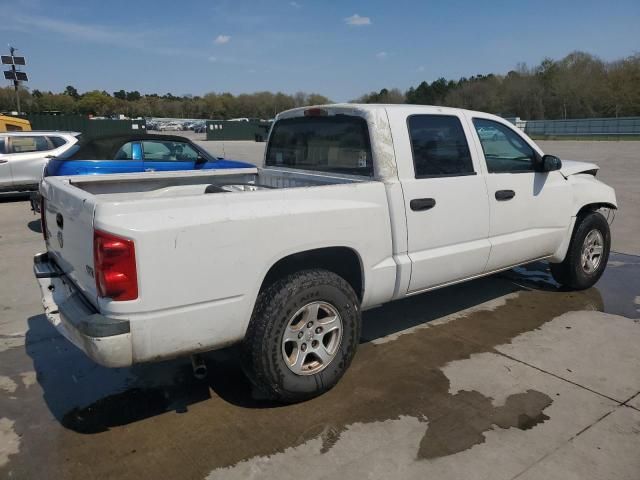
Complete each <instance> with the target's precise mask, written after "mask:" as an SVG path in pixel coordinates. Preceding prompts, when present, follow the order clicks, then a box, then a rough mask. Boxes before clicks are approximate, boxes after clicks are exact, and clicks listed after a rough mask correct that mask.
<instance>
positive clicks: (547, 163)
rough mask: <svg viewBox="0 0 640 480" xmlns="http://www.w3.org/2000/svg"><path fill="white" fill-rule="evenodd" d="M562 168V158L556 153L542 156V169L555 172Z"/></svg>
mask: <svg viewBox="0 0 640 480" xmlns="http://www.w3.org/2000/svg"><path fill="white" fill-rule="evenodd" d="M561 168H562V160H560V159H559V158H558V157H556V156H555V155H545V156H544V157H542V171H543V172H553V171H554V170H560V169H561Z"/></svg>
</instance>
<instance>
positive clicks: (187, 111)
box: [0, 51, 640, 120]
mask: <svg viewBox="0 0 640 480" xmlns="http://www.w3.org/2000/svg"><path fill="white" fill-rule="evenodd" d="M20 96H21V104H22V108H23V110H24V111H25V112H27V113H40V112H51V111H59V112H61V113H63V114H91V115H98V116H108V115H113V114H124V115H127V116H129V117H139V116H143V117H173V118H211V119H226V118H237V117H255V118H265V119H266V118H273V117H274V116H275V114H276V113H278V112H281V111H283V110H287V109H289V108H294V107H301V106H307V105H317V104H324V103H330V102H331V100H329V99H328V98H327V97H325V96H323V95H320V94H316V93H311V94H307V93H303V92H298V93H296V94H293V95H289V94H285V93H281V92H278V93H272V92H256V93H251V94H241V95H232V94H231V93H207V94H206V95H203V96H193V95H183V96H174V95H172V94H170V93H168V94H166V95H157V94H141V93H140V92H138V91H125V90H118V91H115V92H111V93H109V92H106V91H99V90H94V91H90V92H86V93H82V94H80V93H79V92H78V91H77V89H76V88H74V87H73V86H68V87H67V88H66V89H65V90H64V92H61V93H53V92H42V91H39V90H32V91H29V90H27V89H26V88H22V89H21V90H20ZM354 101H355V102H361V103H411V104H422V105H441V106H451V107H461V108H467V109H472V110H481V111H485V112H490V113H496V114H499V115H503V116H519V117H521V118H523V119H527V120H536V119H559V118H588V117H621V116H640V54H639V53H636V54H634V55H631V56H629V57H626V58H622V59H619V60H616V61H612V62H605V61H603V60H601V59H599V58H597V57H595V56H593V55H590V54H588V53H585V52H579V51H578V52H573V53H570V54H569V55H567V56H566V57H564V58H562V59H560V60H552V59H549V58H547V59H544V60H543V61H542V62H541V63H540V64H539V65H537V66H534V67H528V66H527V65H525V64H519V65H518V66H517V67H516V68H515V69H514V70H511V71H509V72H508V73H507V74H506V75H500V74H493V73H490V74H487V75H474V76H472V77H469V78H466V77H463V78H460V79H458V80H447V79H445V78H439V79H437V80H435V81H433V82H431V83H429V82H427V81H423V82H422V83H420V84H419V85H417V86H415V87H411V88H409V89H408V90H407V91H405V92H403V91H401V90H399V89H397V88H392V89H386V88H383V89H382V90H380V91H379V92H371V93H368V94H366V95H363V96H361V97H360V98H358V99H355V100H354ZM14 102H15V95H14V91H13V88H11V87H7V88H0V111H11V110H13V109H14V105H15V103H14Z"/></svg>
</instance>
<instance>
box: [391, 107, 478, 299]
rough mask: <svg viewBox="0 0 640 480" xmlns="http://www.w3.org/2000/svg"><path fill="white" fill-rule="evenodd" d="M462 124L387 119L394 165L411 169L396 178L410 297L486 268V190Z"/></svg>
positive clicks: (446, 118) (429, 118)
mask: <svg viewBox="0 0 640 480" xmlns="http://www.w3.org/2000/svg"><path fill="white" fill-rule="evenodd" d="M389 115H390V116H391V117H395V116H397V115H399V113H396V112H393V111H391V110H390V111H389ZM461 120H462V119H461V118H460V117H459V116H458V115H441V114H438V115H423V114H420V115H409V116H408V117H407V116H406V115H405V118H394V119H391V124H392V125H396V127H395V129H394V131H393V132H392V133H393V137H394V147H395V149H396V158H398V164H402V165H409V164H410V165H412V166H413V170H412V171H411V172H405V173H400V177H401V178H400V180H401V182H402V191H403V193H404V202H405V211H406V216H407V229H408V254H409V257H410V258H411V265H412V267H411V280H410V282H409V293H415V292H419V291H421V290H425V289H428V288H432V287H436V286H439V285H443V284H446V283H450V282H455V281H457V280H461V279H464V278H468V277H470V276H473V275H477V274H480V273H482V272H483V270H484V268H485V265H486V263H487V259H488V256H489V248H490V247H489V240H488V235H489V205H488V201H487V189H486V184H485V182H484V177H483V176H482V175H481V172H480V170H479V168H478V166H479V161H478V158H477V155H475V153H473V152H472V150H471V149H470V148H469V144H468V142H467V135H468V134H469V127H468V125H466V122H463V121H461ZM405 125H406V127H404V126H405ZM402 127H404V128H402ZM403 157H404V158H407V159H408V161H405V160H404V159H403Z"/></svg>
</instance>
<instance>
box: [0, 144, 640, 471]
mask: <svg viewBox="0 0 640 480" xmlns="http://www.w3.org/2000/svg"><path fill="white" fill-rule="evenodd" d="M227 143H228V142H227ZM598 143H599V142H598ZM603 143H605V142H603ZM607 143H609V142H607ZM581 145H582V147H581ZM631 145H632V144H631ZM635 145H636V148H637V144H635ZM211 147H212V148H213V147H217V146H213V145H212V146H211ZM551 147H554V148H551ZM584 147H586V148H584ZM237 148H240V149H242V148H244V147H243V146H242V145H238V146H237ZM248 148H252V147H248ZM543 148H545V149H546V150H548V151H549V152H554V153H560V155H561V156H563V157H565V158H568V157H569V155H571V156H572V157H573V158H576V159H577V158H588V157H589V156H592V157H595V156H596V154H597V152H596V153H594V150H595V149H597V148H602V149H603V150H602V151H603V152H605V151H611V156H610V157H607V161H606V162H600V163H601V166H602V167H603V169H602V178H603V179H605V180H607V181H609V182H610V183H611V184H613V185H618V188H622V189H623V190H624V191H623V192H620V191H619V192H618V193H619V196H620V198H621V200H622V199H625V198H628V199H629V200H628V201H629V202H630V203H629V210H628V211H629V213H628V214H626V215H627V217H626V218H625V220H624V221H625V222H631V223H630V225H631V226H629V225H626V224H625V225H622V226H621V227H620V226H619V224H620V223H622V222H621V218H622V217H621V216H622V212H621V213H620V215H619V216H618V218H617V220H616V223H615V224H614V226H615V227H616V228H617V229H616V230H614V239H615V241H616V242H618V243H615V244H614V245H616V246H617V248H618V250H619V251H623V252H625V251H626V253H635V254H637V253H640V251H637V250H635V249H636V248H638V243H637V241H638V234H639V233H640V228H637V227H633V225H639V224H638V223H635V224H634V223H633V222H634V221H635V222H637V221H638V217H637V216H638V215H640V213H639V211H638V209H637V208H635V209H634V208H633V207H634V206H635V205H637V202H636V203H635V205H634V203H633V199H634V198H636V199H637V197H634V195H637V193H638V190H637V187H636V185H637V179H638V175H639V173H638V170H639V169H638V166H637V165H638V164H637V163H636V164H635V166H634V165H633V164H632V163H631V161H632V160H633V158H636V159H637V153H634V152H633V148H632V147H630V146H629V144H627V143H622V142H621V143H619V144H615V143H611V144H609V145H608V146H607V145H600V146H597V145H596V146H591V145H588V146H587V145H585V144H579V145H576V143H575V142H571V144H569V143H568V144H566V145H565V144H557V143H556V142H554V143H552V144H550V145H547V144H545V145H544V147H543ZM561 148H567V149H568V150H567V152H568V153H567V155H564V153H563V152H562V151H560V149H561ZM572 149H573V150H572ZM627 149H628V150H627ZM582 150H583V151H582ZM621 152H622V153H621ZM625 152H626V153H625ZM580 153H582V155H580ZM634 155H636V157H634ZM227 156H229V157H230V155H227ZM231 158H232V157H231ZM603 158H604V157H603ZM619 159H622V160H619ZM634 176H635V177H634ZM633 178H635V179H636V182H635V183H634V182H633ZM634 188H635V189H636V190H634ZM625 202H626V201H625ZM621 203H622V201H621ZM617 235H621V236H622V238H615V237H616V236H617ZM628 237H630V238H628ZM42 249H43V242H42V240H41V235H40V233H39V226H38V221H37V219H36V217H34V216H32V214H31V213H30V212H29V210H28V204H27V201H26V200H25V199H24V197H6V196H5V197H3V198H1V199H0V279H1V281H0V285H1V286H2V287H1V288H0V478H17V479H23V478H52V479H58V478H65V479H67V478H69V479H75V478H79V479H80V478H81V479H86V478H96V479H103V478H104V479H106V478H109V479H112V478H131V479H134V478H135V479H138V478H180V479H182V478H188V479H204V478H211V479H214V478H280V479H288V478H292V479H293V478H296V479H297V478H300V477H301V476H302V477H304V478H326V477H334V478H336V477H338V478H362V477H365V476H366V477H369V478H385V479H386V478H442V479H445V478H468V479H472V478H473V479H480V478H486V479H491V480H494V479H502V478H504V479H511V478H516V477H517V478H519V479H563V480H564V479H572V478H575V479H604V478H606V479H617V478H620V479H630V480H637V479H638V478H640V394H639V392H640V257H638V256H634V255H628V254H624V253H618V254H614V255H612V257H611V259H610V263H609V267H608V268H607V271H606V272H605V275H604V277H603V278H602V280H601V281H600V282H599V283H598V284H597V285H596V287H594V288H592V289H590V290H587V291H584V292H564V291H561V290H558V289H557V288H556V286H555V284H554V283H553V282H552V280H551V279H550V277H549V275H548V271H547V266H546V264H544V263H538V264H533V265H530V266H528V267H527V268H518V269H516V270H513V271H510V272H508V273H505V274H502V275H496V276H493V277H490V278H487V279H482V280H477V281H474V282H471V283H468V284H464V285H459V286H455V287H450V288H446V289H442V290H439V291H435V292H431V293H428V294H425V295H421V296H418V297H415V298H411V299H408V300H403V301H400V302H396V303H393V304H389V305H386V306H384V307H382V308H378V309H375V310H372V311H369V312H367V313H366V314H365V318H364V331H363V336H362V343H361V345H360V349H359V351H358V354H357V356H356V359H355V361H354V363H353V365H352V367H351V369H350V370H349V372H348V373H347V375H346V376H345V377H344V379H343V380H342V382H341V383H340V384H339V385H338V386H337V387H336V388H335V389H334V390H333V391H331V392H329V393H328V394H326V395H324V396H323V397H321V398H318V399H315V400H312V401H309V402H306V403H303V404H300V405H293V406H281V405H274V404H269V403H266V402H264V401H260V400H258V399H255V398H254V397H253V396H252V392H251V388H250V386H249V385H248V383H247V382H246V380H245V379H244V377H243V376H242V374H241V372H240V369H239V366H238V364H237V362H236V361H235V357H234V352H233V350H227V351H222V352H215V353H212V354H209V355H207V357H206V360H207V364H208V366H209V369H210V375H209V377H208V378H207V379H206V380H202V381H198V380H195V379H194V378H193V377H192V375H191V371H190V363H189V361H188V359H179V360H175V361H170V362H164V363H160V364H153V365H142V366H136V367H133V368H129V369H106V368H102V367H99V366H97V365H95V364H93V363H92V362H90V361H89V360H87V359H86V358H85V357H84V356H83V354H81V353H80V352H79V351H77V350H76V349H75V348H74V347H73V346H71V345H70V344H69V343H68V342H66V341H65V340H64V339H62V338H61V337H60V336H59V335H58V334H57V333H56V332H55V330H53V329H52V328H51V327H50V326H49V325H48V324H47V322H46V320H45V318H44V316H43V315H42V309H41V306H40V303H39V294H38V291H37V287H36V285H35V281H34V279H33V277H32V273H31V257H32V255H33V254H34V253H36V252H38V251H40V250H42Z"/></svg>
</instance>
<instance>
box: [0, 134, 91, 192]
mask: <svg viewBox="0 0 640 480" xmlns="http://www.w3.org/2000/svg"><path fill="white" fill-rule="evenodd" d="M78 135H80V134H79V133H77V132H56V131H51V132H30V131H26V132H18V131H12V132H0V191H3V192H6V191H27V190H37V188H38V183H39V182H40V179H41V178H42V169H43V168H44V166H45V164H46V163H47V160H48V158H49V157H53V156H56V155H61V154H63V153H64V152H66V151H68V150H69V149H70V148H71V147H72V146H73V145H75V144H76V142H77V141H78Z"/></svg>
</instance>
